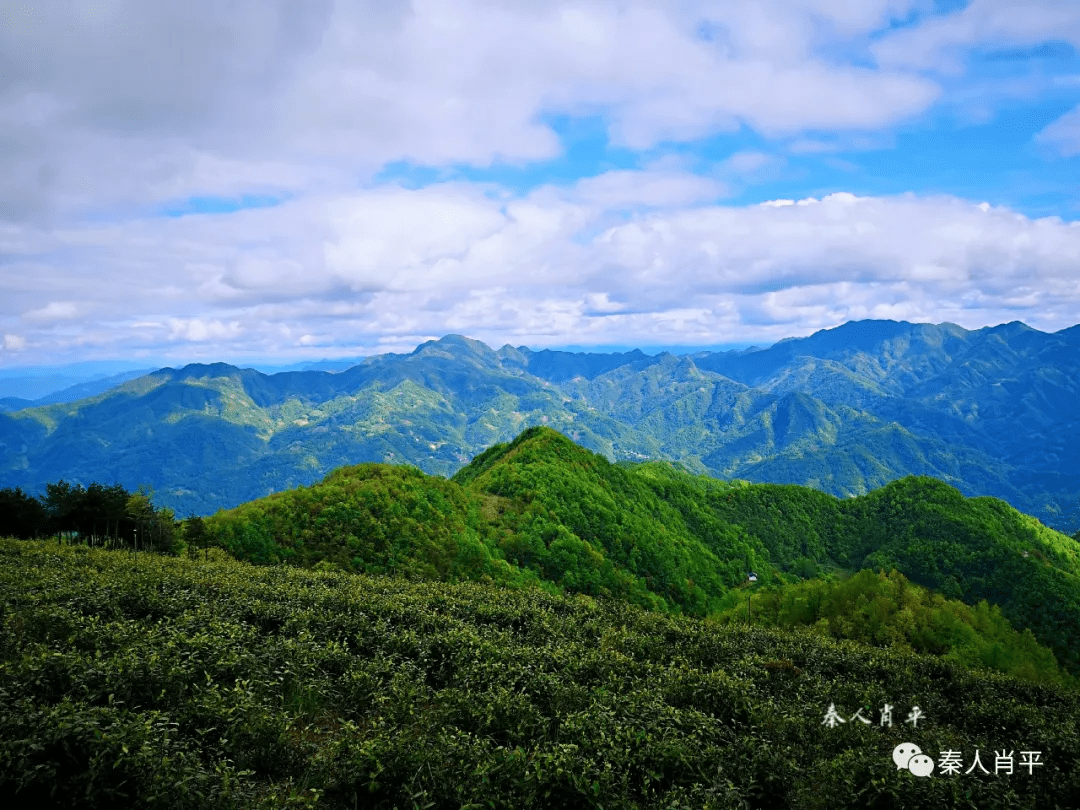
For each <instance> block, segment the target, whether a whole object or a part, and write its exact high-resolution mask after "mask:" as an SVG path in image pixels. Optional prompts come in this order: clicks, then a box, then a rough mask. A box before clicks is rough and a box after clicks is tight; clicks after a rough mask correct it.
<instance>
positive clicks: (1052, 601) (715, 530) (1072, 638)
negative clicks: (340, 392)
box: [206, 428, 1080, 672]
mask: <svg viewBox="0 0 1080 810" xmlns="http://www.w3.org/2000/svg"><path fill="white" fill-rule="evenodd" d="M206 524H207V528H208V530H209V532H210V534H211V536H212V537H214V538H215V539H216V541H217V542H218V543H219V544H221V545H224V546H225V547H226V548H227V549H229V550H230V552H232V553H233V554H236V555H237V556H240V557H241V558H243V559H247V560H253V561H257V562H264V563H268V562H275V561H278V560H293V561H295V562H297V563H299V564H303V565H314V564H318V563H320V562H326V563H328V564H332V565H334V566H335V567H340V568H343V569H345V570H351V571H360V572H368V573H387V572H394V573H398V574H403V575H407V576H413V577H416V576H419V577H425V578H434V579H474V580H483V581H493V582H499V583H502V584H506V585H511V586H513V587H525V586H527V585H536V584H543V583H546V586H547V587H548V590H551V589H552V588H555V589H556V590H558V591H569V592H582V593H586V594H591V595H594V596H603V597H614V598H619V599H623V600H626V601H629V602H632V603H634V604H637V605H640V606H642V607H647V608H653V609H659V610H663V611H674V612H687V613H692V614H695V615H699V616H701V615H706V614H708V613H710V612H714V611H716V610H718V609H720V607H721V605H722V603H723V599H724V598H725V596H726V595H727V594H728V593H729V592H730V590H731V589H732V588H733V587H735V586H738V585H740V584H741V583H743V582H744V581H745V578H746V574H747V572H748V571H756V572H757V573H758V574H759V576H760V578H761V582H762V583H763V584H767V583H770V582H779V581H780V580H781V579H783V578H787V579H792V578H794V576H795V575H796V574H798V573H799V572H800V571H803V570H804V569H805V568H806V567H807V566H809V567H810V568H812V569H815V570H817V569H821V568H825V569H835V568H838V567H839V568H844V569H848V570H860V569H865V568H869V569H878V568H883V569H884V570H886V571H888V570H890V569H893V568H895V569H896V570H897V571H899V572H900V573H902V574H903V575H904V576H906V577H908V578H909V579H910V580H912V582H914V583H916V584H918V585H922V586H925V587H928V588H932V589H934V590H937V591H940V592H942V593H944V594H945V595H946V596H949V597H951V598H954V599H959V600H962V601H964V602H966V603H967V604H969V605H977V604H978V603H979V602H980V601H982V600H987V601H988V602H990V603H992V604H996V605H998V606H1000V608H1001V611H1002V614H1003V615H1004V616H1005V618H1007V619H1008V620H1009V621H1010V622H1011V623H1012V625H1013V626H1014V627H1016V628H1017V629H1020V630H1022V629H1024V628H1029V629H1030V630H1031V632H1032V633H1033V634H1034V636H1035V638H1036V639H1038V640H1039V641H1040V642H1041V643H1043V644H1045V645H1047V646H1048V647H1050V648H1051V649H1052V650H1053V652H1054V654H1055V655H1056V656H1057V657H1058V660H1059V661H1061V662H1062V663H1063V664H1064V665H1065V666H1066V667H1067V668H1068V669H1069V670H1070V671H1072V672H1080V544H1078V543H1077V542H1076V541H1075V540H1073V539H1071V538H1069V537H1066V536H1064V535H1061V534H1059V533H1058V532H1055V531H1053V530H1051V529H1047V528H1046V527H1045V526H1043V525H1042V524H1040V523H1039V522H1038V521H1036V520H1034V519H1033V518H1030V517H1028V516H1026V515H1022V514H1020V513H1018V512H1016V510H1014V509H1012V508H1011V507H1010V506H1008V505H1007V504H1005V503H1004V502H1001V501H998V500H995V499H991V498H976V499H969V498H965V497H964V496H963V495H961V494H960V493H959V492H958V491H957V490H955V489H954V488H952V487H949V486H948V485H946V484H943V483H941V482H939V481H936V480H934V479H929V478H919V477H908V478H904V479H902V480H899V481H894V482H892V483H890V484H888V485H887V486H885V487H883V488H881V489H879V490H875V491H873V492H871V493H869V494H867V495H865V496H861V497H857V498H847V499H837V498H835V497H833V496H831V495H827V494H825V493H822V492H819V491H817V490H814V489H810V488H805V487H799V486H778V485H772V484H746V483H745V482H735V483H730V482H725V481H719V480H716V479H711V478H708V477H705V476H695V475H693V474H691V473H688V472H685V471H680V470H677V469H675V468H674V467H673V466H671V465H669V464H666V463H663V462H649V463H645V464H615V465H613V464H611V463H609V462H608V461H607V460H606V459H604V458H603V457H602V456H600V455H598V454H595V453H592V452H590V451H588V450H586V449H585V448H582V447H580V446H578V445H575V444H574V443H573V442H571V441H570V440H569V439H568V438H567V437H565V436H563V435H562V434H560V433H558V432H556V431H554V430H551V429H548V428H530V429H528V430H526V431H524V432H523V433H521V434H520V435H519V436H518V437H517V438H516V439H515V440H514V441H513V442H511V443H509V444H498V445H494V446H492V447H491V448H489V449H488V450H487V451H485V452H484V453H481V454H480V455H478V456H477V457H476V458H474V459H473V460H472V462H470V463H469V464H468V465H466V466H465V467H464V468H463V469H462V470H460V471H459V472H458V473H457V474H456V475H455V476H454V477H453V479H452V480H449V481H447V480H444V479H441V478H433V477H429V476H425V475H424V474H423V473H422V472H420V471H419V470H416V469H412V468H408V467H403V466H388V465H361V466H359V467H352V468H345V469H342V470H338V471H335V472H334V473H332V474H331V475H330V476H328V477H327V478H326V479H325V480H324V481H323V482H322V483H320V484H318V485H316V486H313V487H308V488H300V489H297V490H294V491H291V492H283V493H279V494H276V495H273V496H270V497H268V498H264V499H260V500H258V501H254V502H252V503H248V504H244V505H243V506H241V507H238V508H235V509H233V510H229V511H226V512H221V513H219V514H217V515H215V516H214V517H213V518H210V519H208V520H207V521H206Z"/></svg>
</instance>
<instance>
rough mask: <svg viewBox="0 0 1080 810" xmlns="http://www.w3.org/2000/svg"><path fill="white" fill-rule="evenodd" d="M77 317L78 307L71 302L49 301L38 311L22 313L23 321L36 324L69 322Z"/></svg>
mask: <svg viewBox="0 0 1080 810" xmlns="http://www.w3.org/2000/svg"><path fill="white" fill-rule="evenodd" d="M78 316H79V307H78V306H77V305H76V304H75V303H74V302H72V301H50V302H49V303H48V304H47V305H45V306H44V307H41V308H40V309H34V310H30V311H29V312H26V313H23V319H24V320H26V321H31V322H37V323H55V322H57V321H69V320H72V319H74V318H77V317H78Z"/></svg>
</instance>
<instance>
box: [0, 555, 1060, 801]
mask: <svg viewBox="0 0 1080 810" xmlns="http://www.w3.org/2000/svg"><path fill="white" fill-rule="evenodd" d="M218 554H219V553H218ZM0 617H2V620H3V623H4V632H3V633H2V634H0V697H2V699H0V803H2V804H3V805H4V806H5V807H35V808H36V807H47V806H79V807H87V808H97V807H101V808H106V807H109V808H111V807H118V806H138V807H147V808H215V810H217V809H218V808H270V807H297V808H298V807H313V808H327V809H328V810H329V809H330V808H333V809H334V810H338V808H340V810H346V808H355V807H370V808H391V807H399V808H413V807H428V808H461V807H475V808H479V807H520V808H574V809H575V810H576V809H577V808H601V807H602V808H606V810H617V809H619V808H653V807H656V808H661V807H662V808H687V809H689V808H694V809H695V810H701V809H702V808H774V807H790V808H796V809H797V810H803V809H805V810H809V809H810V808H846V807H876V808H911V807H936V808H975V807H977V808H1030V809H1031V810H1034V809H1035V808H1039V810H1042V809H1043V808H1067V807H1075V806H1076V797H1077V796H1080V768H1078V767H1077V760H1076V752H1077V751H1078V750H1080V737H1078V733H1077V729H1078V727H1080V698H1078V696H1077V694H1076V693H1075V692H1071V691H1064V690H1061V689H1060V688H1057V687H1051V686H1045V685H1036V684H1031V683H1028V682H1023V681H1018V680H1014V679H1012V678H1008V677H1005V676H996V675H995V676H987V675H978V674H972V673H969V672H965V671H963V670H961V669H959V668H957V667H956V666H955V665H954V664H952V663H949V662H946V661H942V660H940V659H935V658H931V657H926V656H920V655H915V654H912V653H904V652H898V651H894V650H890V651H884V650H873V649H869V648H866V647H862V646H858V645H855V644H852V643H851V642H840V643H837V642H833V641H830V640H827V639H822V638H819V637H816V636H814V635H813V634H810V633H798V634H788V633H781V632H777V631H772V630H765V629H761V628H752V629H747V628H743V627H729V628H724V627H720V626H716V625H711V624H708V623H705V622H702V621H700V620H697V619H693V618H691V617H685V616H681V617H680V616H665V615H663V614H660V613H656V612H645V611H641V610H640V609H637V608H635V607H632V606H629V605H626V604H625V603H623V602H619V601H614V600H611V601H609V600H593V599H591V598H589V597H585V596H578V597H574V598H567V597H564V596H553V595H550V594H546V593H544V592H542V591H541V590H539V589H535V588H529V589H524V590H518V591H514V590H508V589H504V588H496V587H492V586H488V585H479V584H471V583H461V584H447V583H433V582H408V581H406V580H404V579H400V578H398V579H389V578H385V577H372V576H368V575H359V576H353V575H345V574H341V573H331V572H317V571H305V570H298V569H295V568H291V567H287V566H275V567H256V566H251V565H249V564H244V563H239V562H235V561H231V560H228V559H219V558H217V557H216V558H215V559H214V560H212V561H210V562H207V563H203V562H201V561H199V560H198V559H197V558H193V559H190V560H185V559H176V558H168V557H162V556H158V555H146V554H143V555H139V556H137V557H136V556H133V555H130V554H127V553H123V552H115V551H113V552H109V551H101V550H97V549H86V548H81V547H63V546H61V547H58V546H56V545H55V544H53V543H43V542H33V541H10V540H0ZM885 704H889V705H891V706H892V707H893V712H894V714H893V718H894V722H893V723H892V725H891V726H890V725H886V724H883V723H881V722H880V720H879V713H880V710H881V708H882V707H883V706H884V705H885ZM830 706H832V707H835V709H836V710H837V711H838V712H840V713H841V714H842V717H845V718H847V720H846V722H845V723H843V724H839V725H837V726H836V727H829V726H828V725H826V724H825V723H824V722H823V719H824V717H825V716H826V712H827V711H828V709H829V707H830ZM915 706H918V707H919V709H920V711H921V712H922V720H921V721H920V722H919V723H918V724H917V725H916V726H914V727H913V726H912V725H911V724H909V723H906V722H905V718H906V717H908V715H909V713H911V712H912V711H913V708H914V707H915ZM856 711H859V712H861V713H862V716H863V717H865V718H867V719H870V720H871V723H870V724H869V725H864V724H862V723H859V722H858V721H857V719H856V717H855V713H856ZM900 743H915V744H916V745H918V746H920V748H921V749H922V751H923V752H924V753H926V754H928V755H929V756H931V758H932V759H934V760H935V761H937V762H943V761H944V756H945V752H955V753H956V755H957V757H958V758H959V760H960V761H961V763H962V764H961V768H962V770H960V772H959V773H958V774H955V775H946V774H943V773H941V772H940V771H941V769H940V768H939V769H938V771H937V772H935V774H934V776H932V777H930V778H919V777H917V776H915V775H914V774H912V773H911V772H909V771H907V770H898V769H897V767H896V765H895V764H894V763H893V760H892V752H893V750H894V748H895V747H896V746H897V745H899V744H900ZM976 751H978V752H979V753H980V756H981V760H980V761H981V763H982V764H983V765H984V766H986V767H987V768H988V769H989V771H990V774H991V775H989V776H985V775H981V774H980V772H979V771H977V770H976V771H975V772H974V773H970V774H966V773H965V772H964V771H966V770H967V769H968V768H969V767H971V766H973V765H974V758H975V754H976ZM996 751H1014V752H1015V757H1014V759H1015V764H1016V767H1015V769H1014V770H1013V772H1012V773H1005V772H1002V773H999V774H996V775H994V771H995V765H994V755H993V753H992V752H996ZM1022 751H1037V752H1039V757H1038V760H1039V763H1040V764H1039V765H1037V766H1034V765H1033V766H1031V768H1030V769H1028V768H1024V767H1022V766H1021V765H1020V763H1021V752H1022ZM1029 770H1030V771H1031V773H1029Z"/></svg>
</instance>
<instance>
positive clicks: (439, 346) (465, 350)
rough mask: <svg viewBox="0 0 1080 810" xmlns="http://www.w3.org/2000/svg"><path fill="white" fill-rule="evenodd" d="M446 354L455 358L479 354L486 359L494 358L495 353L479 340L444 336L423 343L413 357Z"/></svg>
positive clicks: (413, 353) (461, 336)
mask: <svg viewBox="0 0 1080 810" xmlns="http://www.w3.org/2000/svg"><path fill="white" fill-rule="evenodd" d="M433 352H435V353H440V354H446V353H450V354H453V355H455V356H461V355H462V354H477V355H482V356H484V357H494V356H495V352H494V351H492V349H491V347H490V346H488V345H487V344H486V343H481V342H480V341H479V340H473V339H472V338H467V337H465V336H464V335H444V336H443V337H441V338H439V339H438V340H429V341H427V342H425V343H421V344H420V345H419V346H417V347H416V349H415V350H414V351H413V352H412V356H414V357H415V356H417V355H421V354H430V353H433Z"/></svg>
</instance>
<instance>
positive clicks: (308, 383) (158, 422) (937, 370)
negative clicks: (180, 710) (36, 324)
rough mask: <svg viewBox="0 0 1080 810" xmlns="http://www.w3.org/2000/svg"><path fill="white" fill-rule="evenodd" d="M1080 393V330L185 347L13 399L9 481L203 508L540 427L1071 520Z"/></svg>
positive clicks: (841, 485) (869, 324) (701, 467)
mask: <svg viewBox="0 0 1080 810" xmlns="http://www.w3.org/2000/svg"><path fill="white" fill-rule="evenodd" d="M1077 402H1080V327H1073V328H1071V329H1066V330H1063V331H1061V332H1058V333H1055V334H1045V333H1042V332H1038V331H1036V330H1034V329H1030V328H1028V327H1026V326H1024V325H1023V324H1020V323H1011V324H1005V325H1002V326H998V327H993V328H989V327H988V328H985V329H980V330H976V331H968V330H964V329H962V328H960V327H958V326H955V325H952V324H941V325H930V324H910V323H905V322H894V321H861V322H852V323H848V324H845V325H843V326H840V327H837V328H835V329H830V330H823V331H821V332H818V333H816V334H814V335H812V336H810V337H808V338H803V339H791V340H785V341H781V342H780V343H778V344H776V345H775V346H772V347H770V348H767V349H757V350H744V351H733V352H712V353H709V352H703V353H699V354H694V355H687V356H683V357H676V356H674V355H671V354H661V355H657V356H648V355H645V354H643V353H642V352H640V351H634V352H627V353H622V354H587V353H569V352H557V351H539V352H534V351H530V350H529V349H527V348H525V347H519V348H513V347H510V346H504V347H503V348H502V349H499V350H498V351H494V350H492V349H490V348H489V347H487V346H485V345H484V344H482V343H479V342H477V341H474V340H469V339H467V338H463V337H459V336H454V335H450V336H447V337H445V338H442V339H441V340H438V341H430V342H428V343H425V344H423V345H422V346H420V347H418V348H417V349H416V350H415V351H414V352H412V353H410V354H407V355H395V354H388V355H379V356H375V357H370V358H367V359H365V360H363V361H362V362H360V363H359V364H357V365H355V366H353V367H351V368H349V369H347V370H344V371H341V372H339V373H329V372H325V371H296V372H286V373H279V374H274V375H265V374H261V373H259V372H256V371H253V370H250V369H238V368H235V367H233V366H228V365H225V364H214V365H191V366H186V367H184V368H182V369H162V370H160V371H157V372H154V373H153V374H150V375H147V376H144V377H141V378H139V379H136V380H132V381H130V382H127V383H124V384H123V385H120V386H119V387H117V388H114V389H112V390H111V391H108V392H106V393H103V394H100V395H98V396H95V397H92V398H89V399H84V400H80V401H77V402H73V403H60V404H54V405H50V406H45V407H40V406H39V407H33V408H27V409H23V410H19V411H17V412H14V413H8V414H0V486H21V487H22V488H23V489H25V490H27V491H41V489H42V488H43V487H44V484H45V483H46V482H49V481H56V480H58V479H61V478H63V479H66V480H69V481H73V482H81V483H84V484H88V483H89V482H91V481H96V480H101V479H103V478H105V479H107V480H108V481H109V482H116V483H120V484H123V485H124V486H126V487H129V488H135V487H137V486H139V485H142V484H147V485H150V486H151V487H152V488H153V489H154V491H155V492H156V496H157V498H158V500H159V501H160V502H161V503H162V504H163V505H167V506H169V507H171V508H173V509H174V510H176V511H177V512H178V513H180V514H187V513H188V512H190V511H194V512H197V513H199V514H204V515H205V514H210V513H212V512H213V511H215V510H216V509H218V508H221V507H230V506H234V505H237V504H239V503H242V502H245V501H248V500H251V499H253V498H256V497H261V496H263V495H266V494H269V493H271V492H276V491H280V490H284V489H288V488H290V487H294V486H297V485H301V484H310V483H312V482H314V481H317V480H319V479H320V478H321V477H322V476H323V475H325V474H326V473H327V472H329V471H330V470H332V469H335V468H337V467H340V466H345V465H352V464H356V463H359V462H365V461H373V462H390V463H403V462H404V463H409V464H413V465H415V466H417V467H418V468H420V469H421V470H423V471H425V472H427V473H429V474H438V475H444V476H449V475H451V474H453V473H454V472H456V471H457V470H458V469H459V468H460V467H461V466H462V465H463V464H464V463H466V462H467V461H468V459H469V458H470V457H472V456H473V455H475V454H476V453H479V452H481V451H482V450H483V449H484V448H486V447H488V446H490V445H491V444H493V443H496V442H500V441H508V440H509V439H511V438H512V437H513V436H515V435H516V434H517V433H518V432H520V431H521V430H522V429H523V428H525V427H527V426H529V425H535V424H546V425H549V426H552V427H555V428H557V429H559V430H561V431H562V432H564V433H565V434H566V435H568V436H570V437H571V438H573V439H574V440H575V441H576V442H579V443H580V444H581V445H583V446H585V447H588V448H590V449H592V450H595V451H596V452H599V453H601V454H603V455H604V456H605V457H607V458H608V459H611V460H621V459H626V460H644V459H667V460H671V461H677V462H680V463H681V464H682V465H684V466H685V468H686V469H688V470H691V471H693V472H696V473H707V474H710V475H713V476H718V477H721V478H742V479H748V480H752V481H756V482H774V483H792V484H802V485H807V486H811V487H815V488H817V489H820V490H822V491H823V492H827V493H830V494H833V495H838V496H849V495H859V494H865V493H867V492H869V491H870V490H872V489H874V488H877V487H880V486H882V485H883V484H885V483H887V482H889V481H892V480H895V479H898V478H902V477H904V476H906V475H913V474H914V475H922V476H931V477H934V478H937V479H940V480H942V481H945V482H947V483H949V484H951V485H953V486H955V487H957V488H958V489H959V490H960V491H961V492H963V493H964V494H965V495H972V496H976V495H989V496H994V497H998V498H1001V499H1003V500H1006V501H1007V502H1009V503H1010V504H1012V505H1013V506H1014V507H1016V508H1018V509H1020V510H1021V511H1024V512H1026V513H1028V514H1032V515H1034V516H1036V517H1038V518H1039V519H1040V520H1042V521H1043V522H1044V523H1046V524H1047V525H1051V526H1054V527H1055V528H1059V529H1062V530H1065V531H1068V532H1070V533H1071V532H1074V531H1076V530H1077V528H1080V457H1078V456H1077V454H1076V453H1075V452H1074V451H1072V449H1071V448H1074V447H1077V446H1080V409H1078V407H1077ZM163 459H167V463H162V460H163Z"/></svg>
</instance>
